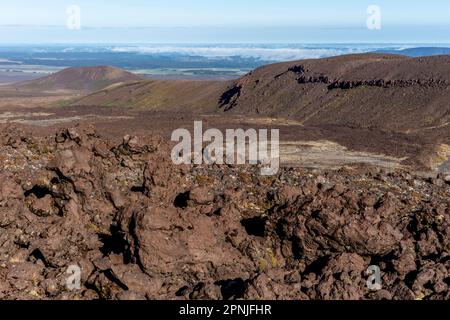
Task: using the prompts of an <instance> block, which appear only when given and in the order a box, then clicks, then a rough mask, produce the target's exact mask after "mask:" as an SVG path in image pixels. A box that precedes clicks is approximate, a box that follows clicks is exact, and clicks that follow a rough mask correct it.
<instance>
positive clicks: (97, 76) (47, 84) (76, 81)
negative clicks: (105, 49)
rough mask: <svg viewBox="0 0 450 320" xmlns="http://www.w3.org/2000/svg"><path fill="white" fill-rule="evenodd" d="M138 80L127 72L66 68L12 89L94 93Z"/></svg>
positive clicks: (92, 68) (102, 67)
mask: <svg viewBox="0 0 450 320" xmlns="http://www.w3.org/2000/svg"><path fill="white" fill-rule="evenodd" d="M139 80H142V78H140V77H139V76H137V75H135V74H133V73H130V72H128V71H125V70H122V69H119V68H114V67H108V66H100V67H83V68H68V69H64V70H62V71H60V72H57V73H55V74H51V75H49V76H46V77H43V78H39V79H36V80H31V81H25V82H21V83H18V84H15V85H14V87H16V88H18V89H22V90H23V89H24V90H33V91H54V90H76V91H96V90H101V89H103V88H105V87H108V86H110V85H112V84H116V83H123V82H129V81H139Z"/></svg>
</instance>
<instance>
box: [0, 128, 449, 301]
mask: <svg viewBox="0 0 450 320" xmlns="http://www.w3.org/2000/svg"><path fill="white" fill-rule="evenodd" d="M2 129H3V130H2V132H3V134H2V137H0V148H1V150H0V182H1V183H0V299H97V298H101V299H450V290H449V285H450V208H449V204H450V202H449V199H450V186H449V185H447V183H446V181H445V179H444V178H441V177H437V178H422V177H419V176H415V175H414V174H410V173H407V172H393V173H386V172H383V171H380V170H377V169H371V168H360V169H342V170H340V171H330V172H311V171H306V170H302V169H288V168H285V169H283V170H281V171H280V173H279V174H278V175H277V176H275V177H263V176H260V175H259V172H260V170H259V168H257V167H245V166H244V167H242V166H239V167H229V166H220V167H219V166H208V167H206V166H205V167H203V166H195V167H190V166H175V165H173V164H172V162H171V160H170V156H169V155H170V147H169V145H167V144H166V143H165V142H164V141H163V140H162V139H159V138H151V137H131V136H127V137H125V138H124V139H123V143H121V144H118V145H117V144H114V143H113V142H111V141H108V140H107V139H104V138H102V137H100V136H99V135H98V133H96V131H95V129H94V128H91V127H76V128H71V129H65V130H62V131H61V132H60V133H58V134H57V135H56V136H50V137H48V138H37V137H33V136H31V135H29V134H27V133H26V132H23V131H20V130H19V129H16V128H14V127H7V128H2ZM73 265H78V266H79V267H80V268H81V270H82V274H81V289H79V290H78V289H75V290H70V289H69V288H68V287H67V286H66V282H67V279H68V277H70V274H68V273H67V270H68V268H69V267H70V266H73ZM370 265H376V266H379V267H380V269H381V271H382V290H379V291H370V290H369V289H368V288H367V285H366V281H367V279H368V275H367V272H366V270H367V269H368V267H369V266H370Z"/></svg>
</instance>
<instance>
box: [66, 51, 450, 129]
mask: <svg viewBox="0 0 450 320" xmlns="http://www.w3.org/2000/svg"><path fill="white" fill-rule="evenodd" d="M448 101H450V56H433V57H424V58H410V57H406V56H400V55H390V54H359V55H347V56H340V57H334V58H326V59H311V60H301V61H295V62H286V63H277V64H272V65H267V66H264V67H261V68H258V69H256V70H254V71H253V72H250V73H249V74H247V75H245V76H244V77H242V78H240V79H238V80H234V81H231V82H230V81H229V82H202V81H158V80H151V81H141V82H136V83H131V84H125V85H119V86H117V87H115V88H111V89H107V90H103V91H100V92H97V93H93V94H91V95H89V96H87V97H85V98H83V99H81V100H79V101H77V102H75V105H103V106H117V107H139V108H146V109H152V110H165V111H171V110H180V109H183V110H185V109H188V110H196V111H201V112H227V113H234V114H245V115H264V116H270V117H283V118H289V119H295V120H297V121H300V122H302V123H303V124H305V125H341V126H356V127H364V128H380V129H387V130H393V131H409V130H416V129H420V128H428V127H435V126H445V125H446V124H447V123H450V105H449V104H448Z"/></svg>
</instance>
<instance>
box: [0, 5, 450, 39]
mask: <svg viewBox="0 0 450 320" xmlns="http://www.w3.org/2000/svg"><path fill="white" fill-rule="evenodd" d="M73 4H75V5H78V6H79V7H80V8H81V23H82V30H70V31H69V30H67V29H66V28H65V25H66V21H67V13H66V8H67V6H69V5H73ZM372 4H375V5H378V6H379V7H380V8H381V13H382V16H381V18H382V29H381V30H377V31H373V30H372V31H370V30H368V29H367V28H366V19H367V13H366V10H367V7H368V6H369V5H372ZM0 42H1V43H20V42H24V43H27V42H33V43H36V42H38V43H39V42H41V43H53V42H61V43H70V42H312V43H314V42H316V43H320V42H368V43H370V42H399V43H408V42H417V43H449V42H450V1H448V0H429V1H406V0H395V1H392V0H390V1H388V0H372V1H366V0H346V1H334V0H333V1H332V0H322V1H304V0H240V1H237V0H128V1H122V0H115V1H110V0H109V1H107V0H72V1H66V0H40V1H39V2H37V1H31V0H0Z"/></svg>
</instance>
